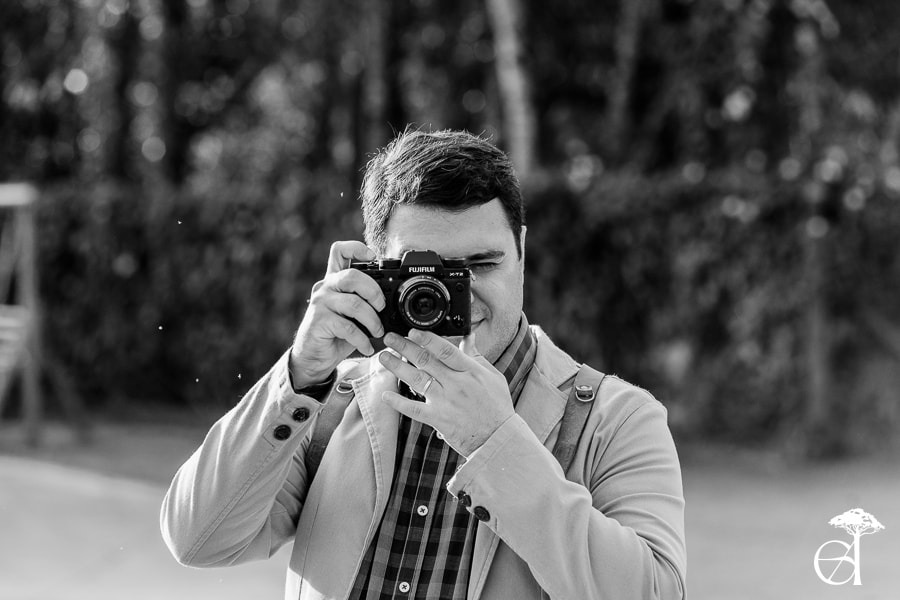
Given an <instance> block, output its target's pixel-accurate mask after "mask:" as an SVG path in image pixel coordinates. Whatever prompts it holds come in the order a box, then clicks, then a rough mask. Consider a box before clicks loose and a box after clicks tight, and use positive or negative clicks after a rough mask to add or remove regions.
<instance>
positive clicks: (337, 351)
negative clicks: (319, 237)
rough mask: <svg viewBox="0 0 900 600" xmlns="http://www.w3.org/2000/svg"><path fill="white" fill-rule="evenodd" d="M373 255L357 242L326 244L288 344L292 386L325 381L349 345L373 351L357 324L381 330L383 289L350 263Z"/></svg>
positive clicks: (376, 332)
mask: <svg viewBox="0 0 900 600" xmlns="http://www.w3.org/2000/svg"><path fill="white" fill-rule="evenodd" d="M374 259H375V253H374V252H372V251H371V250H369V248H368V247H366V245H365V244H363V243H362V242H357V241H348V242H335V243H334V244H332V245H331V252H330V254H329V256H328V271H327V272H326V274H325V278H324V279H322V280H321V281H318V282H316V284H315V285H314V286H313V288H312V295H311V296H310V298H309V307H308V308H307V310H306V314H305V315H304V316H303V321H301V323H300V327H299V328H298V330H297V336H296V337H295V338H294V345H293V347H292V348H291V355H290V369H291V377H292V379H293V382H294V387H296V388H298V389H299V388H303V387H306V386H308V385H312V384H315V383H320V382H322V381H324V380H325V379H327V378H328V376H329V375H330V374H331V372H332V371H333V370H334V368H335V367H336V366H337V365H338V363H339V362H341V361H342V360H344V359H345V358H347V356H349V355H350V354H351V353H352V352H353V350H354V349H355V350H359V351H360V352H362V353H363V354H365V355H366V356H371V355H372V354H373V353H374V351H375V350H374V348H372V344H371V342H370V341H369V335H368V333H367V332H366V331H365V330H364V329H361V328H360V327H359V325H362V326H363V327H364V328H365V329H367V330H368V332H371V334H372V335H373V336H375V337H381V336H383V335H384V328H383V327H382V326H381V319H380V318H379V316H378V311H381V310H383V309H384V306H385V300H384V294H383V293H382V291H381V288H380V287H379V286H378V284H377V283H376V282H375V280H374V279H372V278H371V277H369V276H368V275H367V274H365V273H364V272H362V271H359V270H357V269H350V268H349V266H350V261H351V260H359V261H370V260H374ZM354 321H356V323H354Z"/></svg>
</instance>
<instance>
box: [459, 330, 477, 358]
mask: <svg viewBox="0 0 900 600" xmlns="http://www.w3.org/2000/svg"><path fill="white" fill-rule="evenodd" d="M459 349H460V350H461V351H462V352H463V354H465V355H466V356H470V357H472V358H478V357H480V356H481V352H479V351H478V348H477V347H476V346H475V334H474V333H470V334H469V335H467V336H466V337H464V338H463V339H462V343H461V344H460V345H459Z"/></svg>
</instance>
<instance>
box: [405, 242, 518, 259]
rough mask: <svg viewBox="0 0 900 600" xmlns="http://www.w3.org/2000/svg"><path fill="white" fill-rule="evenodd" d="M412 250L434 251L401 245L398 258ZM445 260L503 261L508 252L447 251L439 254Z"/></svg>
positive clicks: (485, 249)
mask: <svg viewBox="0 0 900 600" xmlns="http://www.w3.org/2000/svg"><path fill="white" fill-rule="evenodd" d="M411 250H419V251H421V250H434V248H424V247H419V246H415V245H408V244H401V246H400V248H399V249H398V250H397V251H396V254H397V257H402V256H403V255H404V254H406V253H407V252H409V251H411ZM439 254H441V256H442V257H443V258H464V259H466V260H467V261H476V260H501V259H503V258H504V257H505V256H506V250H503V249H500V248H482V249H460V250H457V251H456V252H453V251H452V250H450V251H445V252H443V253H439Z"/></svg>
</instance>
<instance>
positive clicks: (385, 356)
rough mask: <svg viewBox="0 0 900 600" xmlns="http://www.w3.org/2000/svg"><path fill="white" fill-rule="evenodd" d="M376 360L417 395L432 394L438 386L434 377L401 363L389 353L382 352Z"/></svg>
mask: <svg viewBox="0 0 900 600" xmlns="http://www.w3.org/2000/svg"><path fill="white" fill-rule="evenodd" d="M378 360H379V361H381V364H383V365H384V368H386V369H387V370H388V371H390V372H391V373H393V374H394V375H396V376H397V378H398V379H401V380H403V381H405V382H406V384H407V385H409V386H410V387H411V388H412V389H413V390H414V391H415V392H417V393H419V394H423V395H424V392H426V391H427V392H429V393H430V392H433V391H434V389H435V386H438V385H439V382H438V380H437V378H436V377H434V376H433V375H431V374H429V373H427V372H425V371H422V370H421V369H417V368H416V367H414V366H412V365H411V364H409V363H408V362H403V361H402V360H400V359H399V358H397V357H396V356H394V355H393V354H391V353H390V352H382V353H381V354H379V355H378ZM432 379H433V380H434V381H433V382H432V383H431V385H430V386H429V385H428V381H429V380H432ZM426 387H427V388H428V389H427V390H426V389H425V388H426Z"/></svg>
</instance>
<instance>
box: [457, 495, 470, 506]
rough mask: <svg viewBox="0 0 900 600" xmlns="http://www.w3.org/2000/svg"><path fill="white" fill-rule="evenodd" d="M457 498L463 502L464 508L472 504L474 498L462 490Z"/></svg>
mask: <svg viewBox="0 0 900 600" xmlns="http://www.w3.org/2000/svg"><path fill="white" fill-rule="evenodd" d="M456 499H457V500H459V503H460V504H462V505H463V507H464V508H469V507H470V506H472V498H470V497H469V495H468V494H467V493H465V492H460V493H459V495H458V496H457V497H456Z"/></svg>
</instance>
